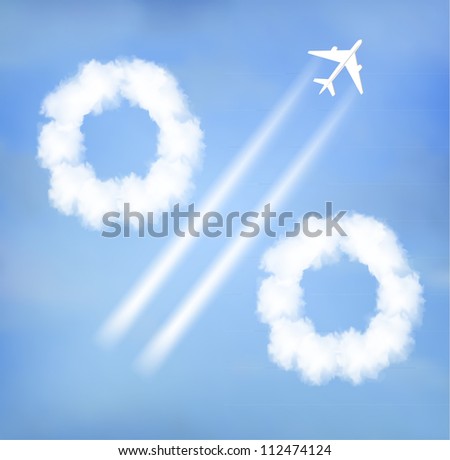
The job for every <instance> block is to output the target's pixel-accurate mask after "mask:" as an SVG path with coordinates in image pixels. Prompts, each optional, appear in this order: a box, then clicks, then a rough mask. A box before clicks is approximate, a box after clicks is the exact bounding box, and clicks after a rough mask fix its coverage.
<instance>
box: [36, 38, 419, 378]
mask: <svg viewBox="0 0 450 460" xmlns="http://www.w3.org/2000/svg"><path fill="white" fill-rule="evenodd" d="M360 45H361V40H359V41H358V42H357V43H356V44H355V46H354V47H353V48H352V49H351V50H347V51H340V52H339V53H340V54H339V55H337V51H336V49H334V48H333V49H332V50H331V51H320V52H319V51H317V52H310V54H314V55H316V56H319V57H324V58H326V59H332V60H335V61H338V62H339V65H338V67H337V69H336V70H335V71H334V72H333V74H332V75H331V76H330V77H329V78H328V79H315V80H314V81H315V82H317V83H320V84H322V85H323V87H322V90H321V93H322V92H323V91H324V90H325V89H329V90H330V93H331V94H332V95H334V94H335V91H334V87H333V85H332V82H333V80H334V78H336V76H337V75H338V74H339V72H340V71H341V70H342V69H343V68H344V67H346V68H347V70H348V71H349V73H350V75H351V77H352V79H353V80H354V82H355V85H356V86H357V88H358V90H359V91H360V93H361V94H362V86H361V80H360V78H359V71H360V70H361V66H357V64H356V57H355V53H356V50H357V49H358V48H359V46H360ZM330 53H331V54H333V56H331V55H330ZM344 54H345V56H344ZM337 57H339V59H337ZM355 66H357V67H355ZM355 72H357V77H356V76H355V75H356V74H355ZM310 74H311V69H308V70H307V71H306V72H304V73H303V74H301V75H300V76H299V78H298V79H297V80H296V81H295V82H294V84H293V86H292V87H291V88H290V90H289V91H288V92H287V93H286V95H285V96H284V97H283V98H282V99H281V101H280V102H279V104H278V105H277V106H276V107H275V108H274V110H273V111H272V112H271V113H270V114H269V116H268V117H267V118H266V120H265V121H264V122H263V124H262V126H261V127H260V128H259V129H258V130H257V131H256V133H255V134H254V135H253V136H252V137H251V138H250V140H249V141H248V143H247V144H246V145H245V146H244V148H243V149H242V150H241V151H240V152H239V153H238V154H237V155H236V157H235V159H234V161H233V162H232V164H231V165H230V166H229V168H228V169H227V170H226V172H225V173H224V174H223V175H222V177H221V178H220V179H219V181H218V184H217V185H216V186H215V187H214V189H213V190H212V191H211V192H210V193H208V194H207V199H205V200H204V202H203V203H202V205H201V206H200V210H201V211H202V212H205V211H208V210H209V209H217V208H218V207H220V206H221V205H222V204H223V203H224V201H225V200H226V198H227V197H228V195H229V194H230V193H231V192H232V190H233V188H234V187H235V186H236V185H237V183H238V182H239V180H240V179H241V178H242V177H243V175H244V174H245V173H246V172H247V171H248V170H249V169H250V167H251V165H252V164H253V162H254V161H255V160H256V159H257V158H258V156H259V155H260V153H261V152H262V151H263V149H264V147H265V146H266V144H267V143H268V142H269V140H270V139H271V138H272V137H273V135H274V134H275V132H276V131H277V128H278V127H279V126H280V125H281V124H282V122H283V121H284V119H285V118H286V116H287V115H288V113H289V111H290V109H291V108H292V107H293V105H294V103H295V102H296V101H297V99H298V98H299V95H300V94H301V92H302V91H303V89H304V88H305V86H306V83H307V82H308V81H310ZM99 82H100V83H101V85H99ZM99 88H101V91H99ZM121 98H125V99H128V100H129V101H130V102H131V103H132V104H134V105H138V106H139V107H141V108H142V109H144V110H147V111H148V113H149V116H150V118H151V119H153V120H154V121H155V122H156V123H157V125H158V127H159V128H160V133H159V136H158V140H159V142H158V152H157V153H158V159H157V160H156V161H155V162H154V163H153V164H152V165H151V167H150V169H149V172H148V174H147V175H146V176H145V177H143V178H142V177H139V176H136V175H135V174H134V173H132V174H130V175H129V176H127V177H125V178H123V179H116V178H112V179H108V180H106V181H101V180H99V179H98V178H97V177H96V175H95V171H94V169H93V168H92V166H91V165H90V164H89V163H86V162H84V163H83V162H82V161H81V153H82V151H83V135H82V133H81V129H80V128H81V125H82V123H83V118H84V116H85V115H86V114H88V113H90V112H95V113H100V112H101V111H102V110H103V109H104V108H106V107H109V106H111V104H113V105H114V104H116V105H117V103H118V101H119V100H120V99H121ZM75 101H76V102H75ZM348 105H349V98H348V97H347V98H345V99H344V102H341V104H340V106H338V107H337V108H336V109H335V111H334V112H333V113H332V114H331V116H330V117H329V118H328V119H327V120H326V121H325V122H324V124H323V125H322V126H321V127H320V128H319V129H318V131H317V133H315V134H314V135H313V136H312V138H311V140H310V142H309V143H308V144H307V146H306V147H305V148H303V149H301V150H300V152H299V154H298V155H297V157H296V158H295V160H294V162H293V163H292V165H290V166H289V168H287V171H286V173H285V174H284V175H283V177H282V178H281V179H280V181H279V182H278V183H277V184H276V185H275V187H273V189H272V190H271V192H269V194H268V195H267V197H266V199H265V200H263V201H264V202H272V203H274V204H279V202H280V201H281V200H282V199H284V198H285V197H286V196H287V195H288V193H289V191H290V190H291V189H292V187H293V185H294V184H295V183H296V182H297V181H298V179H299V178H300V177H301V175H302V174H303V173H304V172H305V171H306V168H307V165H308V164H309V163H310V162H311V160H312V159H313V158H314V156H316V155H317V153H318V152H319V151H320V149H321V147H322V146H323V144H324V143H325V142H326V140H327V139H328V137H329V136H330V135H331V133H332V132H333V130H334V128H335V126H336V125H337V123H338V122H339V120H340V119H341V118H342V115H343V114H344V113H345V110H346V108H347V107H348ZM67 107H69V110H67ZM43 113H44V114H45V115H47V116H48V117H51V118H53V120H52V121H51V122H50V123H48V124H47V125H45V126H44V127H43V129H42V131H41V134H40V138H39V154H38V156H39V158H40V160H41V162H42V165H43V166H44V167H46V168H47V169H49V170H50V172H51V180H50V182H51V187H50V192H49V196H50V199H51V201H52V204H53V205H54V206H55V207H56V208H57V209H58V210H60V211H61V212H63V213H65V214H75V215H78V216H79V217H81V219H82V220H83V222H84V223H85V224H87V225H88V226H90V227H92V228H99V227H100V226H101V217H102V216H103V215H104V214H105V213H106V212H109V211H111V210H119V209H121V208H122V206H123V204H124V203H125V202H127V203H131V204H133V207H134V209H136V210H141V211H142V212H148V211H154V212H155V211H156V212H158V211H163V210H167V209H168V208H169V206H170V204H171V203H173V202H174V201H182V199H183V197H184V195H185V192H186V190H188V189H189V187H190V186H191V178H192V171H193V169H194V168H195V166H196V165H197V163H198V161H199V158H200V153H201V150H202V135H203V133H202V131H201V129H200V124H199V121H198V120H197V119H196V118H195V117H194V116H193V115H192V114H191V113H190V112H189V109H188V107H187V104H186V102H185V99H184V96H183V94H182V93H181V91H180V90H179V88H178V85H177V82H176V80H175V79H174V77H173V76H172V75H171V74H170V73H168V72H167V71H166V70H165V69H162V68H161V67H159V66H157V65H155V64H153V63H149V62H145V61H141V60H136V59H135V60H133V61H114V62H110V63H107V64H100V63H98V62H96V61H91V62H90V63H88V64H87V65H85V66H84V67H83V68H82V69H81V70H80V72H79V73H78V75H77V76H75V77H74V78H73V79H72V80H70V81H68V82H66V83H65V84H64V85H62V86H60V87H59V88H58V89H57V90H56V91H55V92H53V93H51V94H49V95H48V96H47V97H46V99H45V100H44V103H43ZM260 207H261V206H259V207H258V209H259V208H260ZM194 241H195V238H193V237H191V236H190V235H189V236H186V237H185V238H182V239H177V240H174V241H172V243H171V244H170V245H169V247H168V248H167V250H166V251H163V252H162V254H161V256H160V257H159V258H158V259H157V260H156V261H155V262H154V263H153V264H152V265H151V266H150V267H149V268H148V270H147V271H146V272H145V273H144V274H143V276H142V277H141V279H140V280H139V281H138V282H137V283H136V285H135V286H134V287H133V288H132V290H131V291H130V293H129V294H128V296H126V297H125V299H124V300H123V301H122V302H121V303H120V304H119V306H118V307H117V308H116V310H115V311H114V312H113V314H112V315H111V316H110V317H109V318H108V319H107V321H106V322H105V324H104V325H103V327H102V328H101V330H100V332H99V338H100V339H101V341H102V342H103V343H105V344H113V343H115V342H117V341H118V340H119V339H120V338H121V337H123V335H124V334H125V333H126V332H127V331H128V330H129V329H130V327H131V326H132V325H133V323H134V322H135V321H136V319H137V318H138V316H139V315H140V314H141V313H142V311H143V310H144V308H145V307H146V306H147V305H148V304H149V303H150V302H151V300H152V298H153V297H154V295H155V293H156V292H157V291H158V289H159V288H160V287H161V286H162V284H163V283H164V282H165V280H166V279H167V278H168V276H169V275H170V273H171V271H172V270H173V269H174V268H175V267H176V266H177V263H178V262H179V261H180V259H181V258H182V257H183V255H184V254H185V253H186V252H187V251H188V250H189V248H190V247H191V245H192V244H193V242H194ZM247 247H249V240H244V239H235V240H234V241H232V242H231V243H230V245H229V247H228V248H226V250H225V251H224V252H223V253H222V254H221V255H220V256H219V257H218V259H217V261H216V262H215V263H214V264H213V266H212V267H210V270H209V271H208V274H207V275H205V276H204V277H203V278H201V279H200V280H199V282H198V283H197V285H196V286H195V287H194V289H193V290H192V291H191V293H189V294H188V296H187V297H186V300H185V301H184V302H183V303H182V304H181V306H180V307H179V308H178V309H176V310H175V313H174V315H173V316H172V317H171V318H170V319H169V321H168V323H167V324H166V325H165V326H163V328H162V329H161V331H160V332H159V333H158V334H157V335H156V337H155V338H154V339H152V340H151V341H150V342H149V344H148V345H147V347H146V348H145V349H144V351H143V353H142V354H141V355H140V357H139V358H138V360H137V364H138V366H139V367H140V368H141V369H143V370H151V369H154V368H156V367H157V365H159V364H160V363H161V362H162V361H163V359H164V358H165V357H166V356H167V355H168V353H169V352H170V351H171V349H172V348H173V347H174V346H175V345H176V343H177V342H178V341H179V340H180V339H181V337H182V336H183V334H184V333H185V332H186V330H187V328H188V327H189V326H190V324H192V322H193V321H194V319H195V318H196V316H198V314H199V313H200V312H201V311H202V309H203V307H204V306H205V304H206V302H207V301H208V299H209V298H210V297H211V295H212V294H213V292H214V290H215V289H216V288H217V287H218V286H219V285H220V283H221V282H223V281H224V279H225V277H226V276H227V274H228V273H229V271H230V270H231V268H232V267H233V265H234V264H235V263H237V261H238V259H239V257H240V256H241V255H242V254H243V253H244V251H245V249H246V248H247ZM417 290H418V296H420V289H419V288H418V289H417ZM416 297H417V296H416ZM417 298H418V297H417ZM417 298H416V301H417ZM416 303H417V306H418V307H419V306H420V302H419V301H417V302H416ZM418 307H417V308H418ZM338 376H339V375H338Z"/></svg>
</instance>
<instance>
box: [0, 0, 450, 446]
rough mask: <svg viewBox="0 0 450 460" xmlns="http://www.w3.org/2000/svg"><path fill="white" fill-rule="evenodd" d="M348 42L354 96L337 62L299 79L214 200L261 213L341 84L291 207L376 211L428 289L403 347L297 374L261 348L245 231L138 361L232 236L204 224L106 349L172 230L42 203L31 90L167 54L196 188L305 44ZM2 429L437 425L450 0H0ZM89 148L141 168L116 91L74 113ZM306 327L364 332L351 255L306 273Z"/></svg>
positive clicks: (133, 112) (136, 115)
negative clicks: (195, 166)
mask: <svg viewBox="0 0 450 460" xmlns="http://www.w3.org/2000/svg"><path fill="white" fill-rule="evenodd" d="M359 38H362V39H363V45H362V47H361V48H360V50H359V51H358V60H359V62H360V63H361V64H362V65H363V70H362V73H361V76H362V81H363V85H364V90H365V93H364V95H363V96H359V95H358V94H357V92H356V89H355V88H354V86H353V84H352V82H351V80H350V78H349V77H348V75H346V74H345V73H344V72H343V73H342V75H340V76H339V77H338V79H336V82H335V87H336V92H337V95H336V97H335V98H332V97H330V95H329V94H328V93H326V94H323V95H322V96H320V97H319V95H318V91H319V89H320V87H319V86H318V85H316V84H314V83H313V82H312V81H311V83H310V85H308V87H307V90H306V92H305V93H304V95H303V96H302V98H301V99H300V100H299V103H298V104H297V105H296V107H295V109H294V111H293V112H292V114H291V115H290V116H289V118H288V120H287V122H286V123H285V124H283V126H282V128H281V129H280V131H279V132H278V133H277V135H276V137H275V138H274V139H273V140H272V142H270V144H268V145H267V148H266V149H265V150H264V153H263V155H262V156H261V158H260V159H259V161H258V162H257V163H256V165H255V166H254V167H253V168H252V170H251V171H250V173H249V174H248V175H247V176H245V178H244V180H242V181H241V183H240V184H239V187H237V188H236V189H235V190H234V193H233V195H232V196H231V197H230V199H229V200H228V201H227V203H226V205H225V206H224V207H223V209H222V210H223V211H230V210H235V209H236V210H254V209H255V207H256V205H257V203H258V202H259V200H260V199H261V197H262V196H263V195H265V193H266V192H267V191H268V189H269V188H270V186H271V185H272V184H273V183H275V181H276V179H277V178H278V177H279V176H280V175H281V173H282V172H283V171H284V168H285V167H286V166H287V165H288V164H289V162H290V161H291V160H292V158H294V156H295V154H296V152H297V151H298V150H299V148H300V147H301V146H302V145H303V144H304V143H305V141H307V139H308V138H309V136H310V135H311V133H313V132H314V130H316V129H317V128H318V126H319V125H320V123H321V122H322V121H323V120H324V119H325V118H326V116H327V114H328V113H329V112H330V111H331V110H332V109H333V108H334V107H335V106H336V105H337V104H338V103H339V101H340V100H342V98H343V97H344V96H345V94H346V93H347V90H350V91H351V92H354V93H355V97H354V98H353V99H352V103H351V106H350V109H349V111H348V112H347V114H346V115H345V117H344V119H343V121H342V123H341V124H340V125H339V128H338V131H337V132H336V133H335V134H334V135H333V136H332V137H331V138H330V140H329V142H328V143H327V145H326V148H325V149H323V151H322V152H321V153H320V155H319V156H318V158H317V159H316V161H315V162H314V164H313V165H312V167H311V169H310V170H309V172H308V174H307V175H306V176H305V178H304V180H302V181H300V182H299V183H298V186H297V187H296V188H295V190H294V193H292V194H291V196H290V197H289V199H288V200H286V201H285V202H284V203H283V209H280V210H290V211H293V212H294V213H295V214H296V215H301V214H303V213H304V212H306V211H310V210H318V211H322V210H323V209H324V203H325V201H333V202H334V206H335V208H336V209H348V210H355V211H358V212H360V213H363V214H367V215H371V216H374V217H375V218H377V219H379V220H381V221H383V222H385V223H386V224H387V225H389V226H390V227H391V228H392V229H393V230H394V231H395V232H396V234H397V236H398V237H399V240H400V241H401V243H402V244H403V246H404V247H405V249H406V250H407V252H408V255H409V260H410V263H411V266H412V267H413V269H414V270H416V271H418V273H419V274H420V277H421V282H422V284H423V286H424V296H425V302H426V303H425V310H424V316H423V322H422V325H421V326H420V327H419V328H418V329H417V330H416V332H415V335H414V336H415V340H416V345H415V348H414V350H413V352H412V353H411V355H410V357H409V359H408V360H406V361H404V362H403V363H400V364H397V365H393V366H391V367H389V368H387V369H385V370H384V371H383V372H382V373H381V374H380V376H379V378H378V379H377V380H372V381H366V382H365V383H363V384H361V385H359V386H353V385H351V384H350V383H347V382H343V381H340V380H334V381H332V382H331V383H329V384H327V385H324V386H318V387H314V386H310V385H307V384H305V383H303V382H302V381H301V379H300V378H299V376H298V375H297V374H296V373H295V372H286V371H283V370H282V369H280V368H278V367H277V366H276V365H275V364H273V363H271V362H270V360H269V358H268V355H267V343H268V327H267V326H266V325H264V324H261V323H260V322H259V320H258V317H257V315H256V312H255V311H256V291H257V288H258V285H259V281H260V280H261V279H262V278H263V276H264V274H263V273H262V272H261V271H260V270H259V269H258V265H259V260H260V257H261V255H262V253H263V251H264V250H265V249H266V248H268V247H269V246H270V245H271V244H273V240H271V239H269V238H264V237H263V238H260V240H258V242H257V244H255V245H254V246H253V247H252V249H251V251H250V252H248V253H247V254H246V256H245V257H244V258H243V259H242V260H240V263H239V265H238V266H237V268H236V269H235V270H234V272H233V274H232V275H231V276H230V277H229V278H228V279H227V280H226V282H225V283H224V284H223V286H222V288H221V289H220V290H218V292H217V293H216V295H215V296H214V298H213V299H212V300H211V301H210V302H209V306H208V308H207V310H206V312H205V314H204V315H203V316H201V318H200V319H199V321H197V322H196V323H195V326H194V327H193V328H192V329H191V330H190V331H189V333H188V334H187V336H186V337H185V339H184V340H183V341H182V342H181V344H180V346H179V347H178V348H177V349H176V350H175V352H174V353H173V354H172V355H170V357H169V359H168V360H167V361H166V362H165V363H164V365H163V366H162V368H161V369H160V370H159V371H158V373H157V374H156V375H154V376H151V377H143V376H141V375H139V374H137V373H136V372H135V371H134V370H133V368H132V363H133V361H134V359H135V358H136V356H137V355H138V354H139V352H140V351H141V350H142V347H143V346H144V344H145V343H146V342H147V341H148V339H149V338H151V337H152V335H153V334H154V333H155V332H156V331H157V330H158V328H159V326H161V325H162V324H163V322H164V320H165V319H166V318H167V317H168V315H169V314H170V312H171V311H172V309H173V308H174V307H176V306H177V305H178V304H179V303H180V301H181V300H182V299H183V297H184V296H185V295H186V294H187V292H188V290H189V287H190V286H192V284H193V283H194V282H195V280H196V279H197V278H198V277H200V276H201V275H202V273H203V271H204V269H205V268H206V267H207V266H208V264H209V263H210V262H211V261H213V260H214V257H215V255H217V254H218V253H219V251H220V249H221V248H222V247H223V246H224V245H225V244H226V243H227V241H226V240H225V238H222V239H212V240H207V241H205V240H202V241H200V242H198V243H197V244H196V246H195V247H194V248H193V250H191V252H190V253H189V254H188V256H187V257H186V258H185V259H184V260H183V262H182V263H180V265H179V266H178V267H177V270H176V271H175V272H174V273H173V274H172V276H171V277H170V279H169V280H168V282H167V283H166V284H165V285H164V287H163V289H162V290H161V291H160V293H159V295H158V296H157V298H156V301H155V302H154V304H153V305H152V307H151V308H149V309H147V310H146V312H145V314H144V315H143V316H142V317H141V318H140V320H139V322H138V324H137V325H135V326H134V327H133V328H132V330H131V331H130V333H129V334H128V335H127V336H126V337H125V338H124V340H123V341H122V342H121V343H120V344H118V346H117V347H115V348H114V349H112V350H104V349H102V348H101V347H99V346H98V345H97V343H96V342H95V339H94V338H95V334H96V333H97V331H98V329H99V327H100V326H101V325H102V324H103V322H104V321H105V319H106V318H107V317H108V315H109V314H110V313H111V311H112V310H113V309H114V307H115V306H116V305H117V303H118V302H119V301H120V299H121V298H122V297H123V296H124V295H125V294H126V293H127V292H128V290H129V289H130V288H131V286H132V285H133V282H134V281H135V280H136V279H137V278H138V277H139V275H140V274H141V273H142V271H143V270H144V269H145V268H146V267H147V265H148V264H149V262H150V261H151V260H152V259H153V258H154V257H155V256H156V255H157V254H159V253H160V252H161V251H163V250H164V248H165V247H166V246H167V244H168V243H169V240H167V239H166V240H153V239H150V238H143V239H139V238H129V239H123V238H115V239H106V238H102V237H101V236H100V232H96V231H91V230H86V229H85V228H83V226H82V225H81V224H80V222H79V220H78V219H77V218H74V217H66V216H63V215H61V214H60V213H58V212H57V211H56V210H55V209H53V208H51V207H50V205H49V202H48V198H47V192H48V173H47V171H45V170H43V169H41V168H40V167H39V165H38V162H37V160H36V153H37V135H38V131H39V127H40V126H41V125H42V123H44V122H45V119H44V118H43V117H42V116H40V115H39V111H40V104H41V102H42V100H43V99H44V97H45V95H46V94H47V93H48V92H50V91H51V90H53V89H54V88H55V87H56V85H57V84H58V83H59V82H60V81H61V80H62V79H64V78H67V77H69V76H71V75H74V74H75V73H76V71H77V69H78V65H79V64H80V63H83V62H86V61H88V60H90V59H92V58H95V59H97V60H100V61H102V62H107V61H108V60H111V59H114V58H116V57H132V56H136V57H139V58H142V59H146V60H150V61H154V62H156V63H158V64H160V65H163V66H165V67H167V68H168V69H169V70H170V71H171V72H172V73H173V74H174V76H175V77H176V78H177V80H178V82H179V84H180V86H181V88H182V89H183V90H184V92H185V93H186V94H187V95H188V97H189V103H190V108H191V111H192V112H193V113H194V114H195V115H197V116H198V117H199V118H200V120H201V125H202V128H203V130H204V132H205V144H206V149H205V158H204V162H203V167H202V170H201V171H199V172H198V173H197V175H196V179H195V181H196V190H195V192H194V193H193V195H192V200H193V201H195V202H196V203H197V202H199V201H201V199H202V198H203V197H204V196H205V194H206V193H208V190H211V187H213V186H214V182H215V181H216V180H217V178H218V176H219V174H220V173H221V171H223V169H224V168H225V167H226V166H227V165H228V164H229V163H230V162H231V160H232V159H233V158H234V155H236V153H237V152H238V150H239V148H240V147H242V146H243V144H244V143H245V142H246V140H248V138H249V137H250V135H251V134H252V133H254V131H255V130H256V129H257V127H258V126H259V125H260V123H261V122H262V121H263V119H264V118H265V117H266V115H267V114H268V113H269V112H270V110H271V109H272V108H273V107H274V106H275V104H276V103H277V101H278V100H279V99H280V98H281V97H282V95H283V94H284V92H285V91H286V89H287V88H288V87H289V86H290V85H291V83H292V82H293V81H294V80H295V78H297V76H298V75H299V74H300V73H301V72H302V71H304V70H305V69H307V68H309V66H311V65H312V66H315V70H314V75H315V76H317V77H324V76H327V75H329V73H331V71H332V69H333V66H334V65H333V64H332V63H327V62H325V61H322V60H320V59H318V58H314V57H312V56H309V55H308V54H307V51H308V50H310V49H327V48H330V47H331V46H333V45H337V46H338V47H339V48H343V49H346V48H349V47H351V46H352V45H353V44H354V43H355V41H356V40H357V39H359ZM0 72H1V83H2V84H1V86H0V96H1V97H0V100H1V105H0V120H1V122H0V160H1V168H0V196H1V199H0V212H1V216H2V219H1V220H2V225H1V226H0V369H1V372H0V437H1V438H20V439H23V438H33V439H34V438H37V439H39V438H44V439H48V438H51V439H52V438H66V439H78V438H112V439H114V438H118V439H126V438H154V439H155V438H156V439H158V438H172V439H184V438H186V439H190V438H197V439H202V438H219V439H220V438H262V439H264V438H266V439H271V438H272V439H275V438H285V439H320V438H336V439H338V438H344V439H354V438H366V439H377V438H404V439H414V438H420V439H422V438H432V439H435V438H445V439H448V437H449V378H448V376H449V365H448V364H449V353H448V350H449V315H448V280H449V276H448V230H449V228H448V217H449V215H448V214H449V213H448V205H449V203H448V123H449V119H448V100H449V94H448V2H447V1H444V0H420V1H419V0H413V1H411V0H401V1H395V2H392V1H387V0H382V1H378V2H361V1H360V2H356V1H340V2H336V1H331V0H327V1H323V0H321V1H304V2H298V1H294V0H281V1H275V0H273V1H268V0H263V1H256V0H255V1H211V2H208V1H181V0H179V1H175V0H174V1H167V2H164V1H162V0H160V1H149V2H143V1H142V2H138V1H134V2H123V1H104V2H103V1H96V2H80V1H77V2H75V1H73V2H72V1H58V2H57V1H54V2H51V1H43V2H39V3H37V2H31V1H30V2H24V1H2V2H1V3H0ZM83 130H84V133H85V145H86V148H87V153H86V156H87V159H88V160H89V161H90V162H91V163H92V164H93V166H94V167H95V168H96V170H97V174H98V175H99V176H100V177H104V178H106V177H109V176H111V175H124V174H128V173H129V172H130V171H135V172H138V173H144V171H145V167H146V165H147V164H148V162H149V159H150V160H151V158H152V155H153V152H154V149H155V144H156V141H155V133H156V127H155V126H154V125H153V123H152V122H151V121H150V120H149V118H148V116H147V114H146V113H145V112H144V111H141V110H139V109H136V108H130V107H128V106H127V104H126V103H124V104H123V105H122V108H121V109H120V110H115V111H109V112H105V113H104V114H102V115H101V116H99V117H95V116H88V117H87V118H86V120H85V123H84V125H83ZM303 286H304V288H305V296H306V302H307V307H306V309H307V314H308V315H309V316H310V318H311V319H312V320H313V321H314V322H315V324H316V327H317V329H318V330H319V331H321V332H329V331H333V330H338V331H342V330H344V329H346V328H348V327H349V326H351V325H353V326H355V327H359V328H364V327H365V325H367V321H368V319H369V318H370V316H371V315H372V314H373V312H374V306H375V289H376V282H375V280H374V279H373V278H371V277H370V275H369V274H368V272H367V269H366V267H365V266H362V265H358V264H355V263H350V262H345V261H344V262H342V263H341V264H339V265H333V266H327V267H325V268H323V269H322V270H320V271H315V272H314V271H311V272H308V273H307V274H306V275H305V280H304V283H303Z"/></svg>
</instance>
